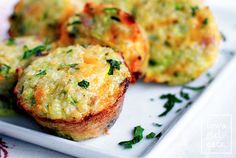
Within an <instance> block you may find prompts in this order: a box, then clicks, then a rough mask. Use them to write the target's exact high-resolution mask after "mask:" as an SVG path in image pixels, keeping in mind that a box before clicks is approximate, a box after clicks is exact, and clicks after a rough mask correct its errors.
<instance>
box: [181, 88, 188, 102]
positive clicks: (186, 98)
mask: <svg viewBox="0 0 236 158" xmlns="http://www.w3.org/2000/svg"><path fill="white" fill-rule="evenodd" d="M180 96H181V97H182V98H184V99H185V100H189V99H190V97H189V94H188V93H186V92H184V90H183V89H182V90H181V91H180Z"/></svg>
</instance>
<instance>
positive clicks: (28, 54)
mask: <svg viewBox="0 0 236 158" xmlns="http://www.w3.org/2000/svg"><path fill="white" fill-rule="evenodd" d="M25 48H26V50H25V51H24V55H23V59H28V58H30V57H32V56H33V55H38V54H40V53H42V52H43V51H45V50H46V49H47V45H39V46H37V47H34V48H33V49H28V48H27V47H25Z"/></svg>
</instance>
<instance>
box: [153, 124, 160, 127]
mask: <svg viewBox="0 0 236 158" xmlns="http://www.w3.org/2000/svg"><path fill="white" fill-rule="evenodd" d="M152 124H153V126H156V127H161V126H162V124H159V123H152Z"/></svg>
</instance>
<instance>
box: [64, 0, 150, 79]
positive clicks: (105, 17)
mask: <svg viewBox="0 0 236 158" xmlns="http://www.w3.org/2000/svg"><path fill="white" fill-rule="evenodd" d="M60 43H62V44H64V45H65V44H66V45H67V44H74V43H79V44H82V45H87V44H99V45H103V46H109V47H111V48H113V49H115V50H116V51H118V52H120V53H122V55H123V56H124V60H125V62H126V64H127V66H128V68H129V70H130V72H131V73H132V76H133V81H135V80H136V79H138V78H139V77H140V76H141V75H142V74H143V72H144V69H145V68H146V66H147V63H148V57H149V53H148V49H149V45H148V40H147V38H146V35H145V33H144V32H143V31H142V29H141V27H140V26H139V25H138V24H137V23H136V22H135V20H134V18H133V17H132V16H131V15H130V14H128V13H126V12H124V11H122V10H120V9H117V8H114V7H112V6H111V5H106V4H95V3H86V4H85V6H84V9H83V12H81V13H79V14H75V15H74V16H72V17H71V18H69V20H68V22H67V23H66V24H65V27H64V28H63V29H62V37H61V40H60Z"/></svg>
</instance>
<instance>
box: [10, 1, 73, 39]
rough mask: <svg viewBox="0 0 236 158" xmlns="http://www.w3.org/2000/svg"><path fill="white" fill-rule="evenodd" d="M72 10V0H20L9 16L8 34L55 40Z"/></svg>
mask: <svg viewBox="0 0 236 158" xmlns="http://www.w3.org/2000/svg"><path fill="white" fill-rule="evenodd" d="M74 11H75V9H74V7H73V3H72V0H20V1H19V2H18V4H17V5H16V7H15V10H14V13H13V15H12V16H11V18H10V22H11V28H10V35H11V36H12V37H16V36H22V35H37V36H40V37H41V38H45V37H47V38H48V39H49V40H50V41H54V40H57V39H58V38H59V36H60V35H59V33H60V27H61V25H62V23H63V21H65V20H66V19H67V17H68V16H70V15H71V14H73V12H74Z"/></svg>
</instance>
